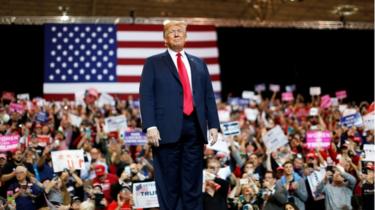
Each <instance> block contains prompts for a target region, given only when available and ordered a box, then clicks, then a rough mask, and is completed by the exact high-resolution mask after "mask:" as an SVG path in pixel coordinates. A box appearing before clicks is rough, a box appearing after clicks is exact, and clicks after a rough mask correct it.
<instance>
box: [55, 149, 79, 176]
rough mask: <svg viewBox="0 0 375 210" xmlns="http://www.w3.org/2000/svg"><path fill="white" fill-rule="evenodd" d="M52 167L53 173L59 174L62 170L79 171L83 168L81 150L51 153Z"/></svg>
mask: <svg viewBox="0 0 375 210" xmlns="http://www.w3.org/2000/svg"><path fill="white" fill-rule="evenodd" d="M51 158H52V165H53V171H54V172H60V171H63V170H64V169H70V168H74V169H76V170H77V169H79V170H82V169H83V166H84V163H85V161H84V159H83V150H78V149H77V150H60V151H52V152H51Z"/></svg>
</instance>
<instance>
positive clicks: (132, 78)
mask: <svg viewBox="0 0 375 210" xmlns="http://www.w3.org/2000/svg"><path fill="white" fill-rule="evenodd" d="M210 76H211V80H212V81H220V75H219V74H211V75H210ZM140 81H141V76H117V82H140Z"/></svg>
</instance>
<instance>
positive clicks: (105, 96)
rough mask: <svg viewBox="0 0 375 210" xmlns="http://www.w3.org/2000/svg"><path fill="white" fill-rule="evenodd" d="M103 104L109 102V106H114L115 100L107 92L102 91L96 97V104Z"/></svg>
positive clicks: (100, 105)
mask: <svg viewBox="0 0 375 210" xmlns="http://www.w3.org/2000/svg"><path fill="white" fill-rule="evenodd" d="M104 104H109V105H111V106H115V104H116V101H115V99H114V98H113V97H112V96H111V95H109V94H107V93H102V94H100V97H99V99H98V106H99V107H102V106H104Z"/></svg>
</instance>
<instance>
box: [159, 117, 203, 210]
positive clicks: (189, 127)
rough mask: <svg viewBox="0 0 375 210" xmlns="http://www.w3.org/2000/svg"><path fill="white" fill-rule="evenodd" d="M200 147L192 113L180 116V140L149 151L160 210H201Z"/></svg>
mask: <svg viewBox="0 0 375 210" xmlns="http://www.w3.org/2000/svg"><path fill="white" fill-rule="evenodd" d="M162 141H163V139H162V140H161V143H162ZM203 145H204V137H203V134H202V131H201V129H200V126H199V122H198V118H197V115H196V113H195V112H193V113H192V114H191V115H189V116H186V115H184V118H183V127H182V132H181V136H180V139H179V140H178V141H177V142H176V143H172V144H160V145H159V147H153V158H154V160H153V165H154V170H155V180H156V191H157V195H158V201H159V205H160V209H161V210H203V202H202V176H203V175H202V174H203V173H202V170H203Z"/></svg>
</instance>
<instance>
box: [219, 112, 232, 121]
mask: <svg viewBox="0 0 375 210" xmlns="http://www.w3.org/2000/svg"><path fill="white" fill-rule="evenodd" d="M217 113H218V115H219V121H220V122H228V121H230V111H228V110H218V111H217Z"/></svg>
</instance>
